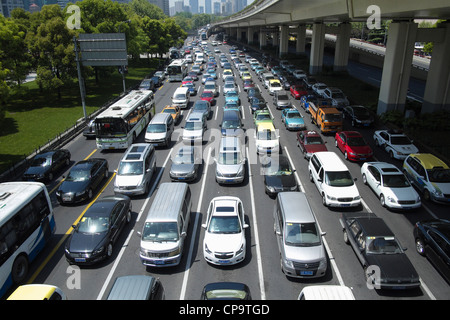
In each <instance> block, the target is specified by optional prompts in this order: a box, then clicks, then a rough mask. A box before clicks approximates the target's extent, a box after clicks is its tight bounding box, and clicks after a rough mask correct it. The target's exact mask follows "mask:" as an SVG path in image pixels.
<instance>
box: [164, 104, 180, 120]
mask: <svg viewBox="0 0 450 320" xmlns="http://www.w3.org/2000/svg"><path fill="white" fill-rule="evenodd" d="M180 112H181V111H180V107H179V106H176V105H168V106H165V107H164V109H162V111H161V113H170V114H171V115H172V118H173V122H174V123H175V124H176V123H178V121H179V120H180Z"/></svg>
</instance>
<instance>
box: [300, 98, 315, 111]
mask: <svg viewBox="0 0 450 320" xmlns="http://www.w3.org/2000/svg"><path fill="white" fill-rule="evenodd" d="M317 101H318V99H317V97H316V96H315V95H314V94H305V95H303V96H301V97H300V107H302V108H303V110H305V112H306V113H309V104H310V103H311V102H312V103H314V104H316V103H317Z"/></svg>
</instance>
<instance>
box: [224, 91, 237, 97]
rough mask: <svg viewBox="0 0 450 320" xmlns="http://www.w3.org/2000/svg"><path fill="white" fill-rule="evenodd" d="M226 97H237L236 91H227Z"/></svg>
mask: <svg viewBox="0 0 450 320" xmlns="http://www.w3.org/2000/svg"><path fill="white" fill-rule="evenodd" d="M226 97H227V98H233V97H238V94H237V92H234V91H228V92H227V95H226Z"/></svg>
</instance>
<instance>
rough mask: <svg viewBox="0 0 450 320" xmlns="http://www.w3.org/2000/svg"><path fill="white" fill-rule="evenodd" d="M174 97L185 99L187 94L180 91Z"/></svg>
mask: <svg viewBox="0 0 450 320" xmlns="http://www.w3.org/2000/svg"><path fill="white" fill-rule="evenodd" d="M174 99H175V100H185V99H186V96H185V95H184V94H182V93H178V94H176V95H175V97H174Z"/></svg>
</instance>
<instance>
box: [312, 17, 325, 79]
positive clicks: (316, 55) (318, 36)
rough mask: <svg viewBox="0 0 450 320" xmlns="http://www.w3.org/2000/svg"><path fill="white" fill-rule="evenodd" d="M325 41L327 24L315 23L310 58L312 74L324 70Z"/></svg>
mask: <svg viewBox="0 0 450 320" xmlns="http://www.w3.org/2000/svg"><path fill="white" fill-rule="evenodd" d="M324 43H325V25H324V24H323V23H317V22H316V23H314V24H313V33H312V42H311V55H310V60H309V73H310V74H312V75H313V74H317V73H319V72H321V71H322V65H323V47H324Z"/></svg>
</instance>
